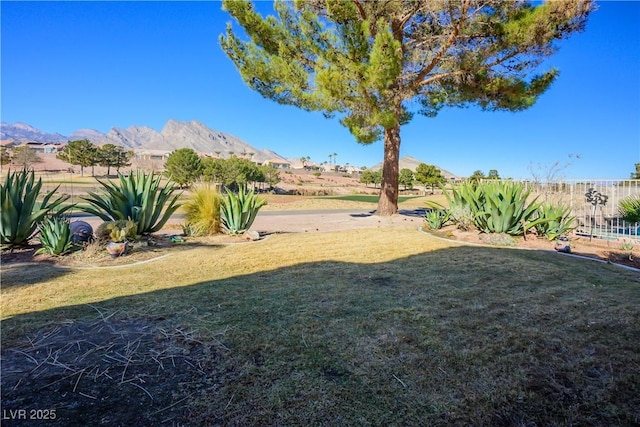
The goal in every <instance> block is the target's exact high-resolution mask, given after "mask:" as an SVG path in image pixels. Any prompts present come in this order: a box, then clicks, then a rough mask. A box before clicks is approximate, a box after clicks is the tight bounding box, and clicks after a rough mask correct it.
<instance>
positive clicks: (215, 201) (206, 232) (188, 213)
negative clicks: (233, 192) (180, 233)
mask: <svg viewBox="0 0 640 427" xmlns="http://www.w3.org/2000/svg"><path fill="white" fill-rule="evenodd" d="M221 199H222V198H221V196H220V193H219V192H218V190H217V189H216V188H215V187H214V186H213V185H212V184H211V183H209V182H199V183H196V184H194V185H193V187H192V193H191V196H190V197H189V199H188V200H187V201H186V202H185V203H184V204H183V205H182V210H183V211H184V213H185V224H184V226H183V230H184V231H185V234H187V235H190V236H210V235H212V234H217V233H220V205H221Z"/></svg>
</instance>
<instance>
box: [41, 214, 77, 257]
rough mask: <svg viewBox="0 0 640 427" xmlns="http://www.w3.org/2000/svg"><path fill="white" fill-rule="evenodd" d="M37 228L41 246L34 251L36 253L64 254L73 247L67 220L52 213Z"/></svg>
mask: <svg viewBox="0 0 640 427" xmlns="http://www.w3.org/2000/svg"><path fill="white" fill-rule="evenodd" d="M38 229H39V230H40V244H41V245H42V247H41V248H40V249H38V250H37V251H36V255H38V254H44V253H46V254H49V255H55V256H59V255H65V254H66V253H68V252H70V251H71V250H72V249H73V247H74V244H73V240H72V233H71V226H70V224H69V220H67V219H65V218H62V217H60V216H59V215H54V216H51V217H48V218H46V219H45V220H44V221H42V222H41V223H39V224H38Z"/></svg>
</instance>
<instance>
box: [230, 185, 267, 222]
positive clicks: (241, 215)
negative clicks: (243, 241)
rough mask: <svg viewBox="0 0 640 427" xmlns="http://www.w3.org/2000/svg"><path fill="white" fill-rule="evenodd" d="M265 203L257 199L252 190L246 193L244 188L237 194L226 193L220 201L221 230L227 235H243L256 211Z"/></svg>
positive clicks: (253, 218)
mask: <svg viewBox="0 0 640 427" xmlns="http://www.w3.org/2000/svg"><path fill="white" fill-rule="evenodd" d="M265 203H267V201H266V200H264V199H260V198H258V196H257V195H256V194H253V190H252V191H247V189H246V187H241V188H240V190H239V191H238V194H234V193H228V194H227V197H226V198H224V199H222V205H221V213H222V215H221V219H222V229H223V230H224V232H225V233H227V234H242V233H244V232H245V231H247V230H248V229H249V228H250V227H251V224H253V221H254V220H255V218H256V215H257V214H258V210H260V208H261V207H262V206H263V205H264V204H265Z"/></svg>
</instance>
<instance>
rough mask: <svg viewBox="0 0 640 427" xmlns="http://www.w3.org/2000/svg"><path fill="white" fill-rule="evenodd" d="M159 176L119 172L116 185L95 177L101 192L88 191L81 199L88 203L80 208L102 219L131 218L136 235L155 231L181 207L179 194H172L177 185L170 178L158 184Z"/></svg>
mask: <svg viewBox="0 0 640 427" xmlns="http://www.w3.org/2000/svg"><path fill="white" fill-rule="evenodd" d="M161 179H162V177H161V176H160V175H154V173H153V172H151V173H149V174H146V173H145V172H143V171H141V170H138V171H136V172H132V173H130V174H129V175H128V176H124V175H123V174H120V173H119V174H118V180H119V182H117V183H115V184H114V183H112V182H109V181H101V180H99V179H98V180H97V181H98V182H99V183H100V184H101V185H102V186H103V187H104V188H103V190H104V191H103V192H102V194H97V193H93V192H88V194H89V196H88V197H82V199H83V200H86V201H87V202H88V203H89V206H80V207H79V208H80V209H82V210H83V211H85V212H87V213H90V214H92V215H96V216H97V217H99V218H100V219H102V220H103V221H117V220H127V219H130V220H132V221H134V222H135V223H136V224H138V229H137V231H136V234H137V235H142V234H149V233H155V232H156V231H159V230H160V229H161V228H162V227H163V226H164V224H165V223H166V222H167V221H168V220H169V218H170V217H171V215H173V213H174V212H175V211H176V210H177V209H178V208H179V207H180V204H179V203H178V198H179V197H180V194H176V195H173V193H174V192H175V191H176V190H177V187H176V186H175V185H174V184H173V182H171V181H169V182H167V183H166V184H165V185H164V186H162V187H161V186H160V181H161ZM172 195H173V196H172Z"/></svg>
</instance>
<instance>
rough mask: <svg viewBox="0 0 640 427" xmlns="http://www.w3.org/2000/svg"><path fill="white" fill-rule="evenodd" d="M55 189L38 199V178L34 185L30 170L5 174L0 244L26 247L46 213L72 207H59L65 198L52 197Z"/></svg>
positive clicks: (0, 199) (1, 190) (0, 201)
mask: <svg viewBox="0 0 640 427" xmlns="http://www.w3.org/2000/svg"><path fill="white" fill-rule="evenodd" d="M58 187H59V186H58ZM58 187H56V188H54V189H53V190H51V191H49V192H48V193H46V194H45V195H44V197H43V198H42V199H41V198H40V191H41V189H42V179H41V178H38V181H37V182H36V181H35V174H34V172H33V171H26V170H22V171H19V172H11V171H9V172H7V177H6V179H5V181H4V183H2V184H1V185H0V206H1V207H2V212H1V213H0V243H2V245H7V246H9V247H13V246H21V245H26V244H27V243H28V242H29V239H31V238H32V237H33V236H34V235H35V233H36V232H37V230H38V223H40V222H41V221H42V220H43V219H44V218H45V217H46V216H47V215H48V214H50V213H52V212H53V211H54V210H57V213H58V214H60V213H63V212H65V211H66V210H68V209H70V208H71V207H72V206H73V205H68V206H62V207H61V204H62V203H63V202H64V201H66V200H67V199H68V198H69V196H59V197H57V198H54V195H55V192H56V191H57V190H58ZM39 200H40V201H39Z"/></svg>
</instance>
